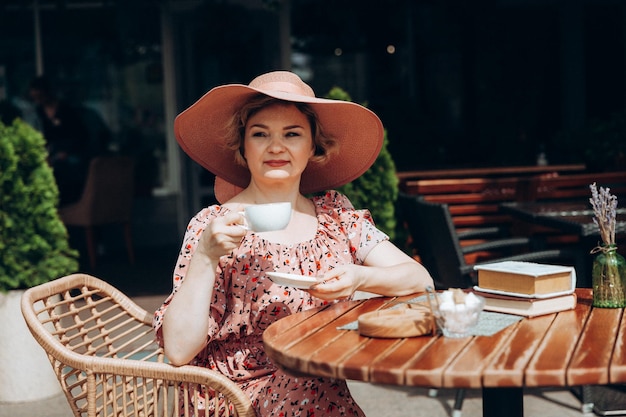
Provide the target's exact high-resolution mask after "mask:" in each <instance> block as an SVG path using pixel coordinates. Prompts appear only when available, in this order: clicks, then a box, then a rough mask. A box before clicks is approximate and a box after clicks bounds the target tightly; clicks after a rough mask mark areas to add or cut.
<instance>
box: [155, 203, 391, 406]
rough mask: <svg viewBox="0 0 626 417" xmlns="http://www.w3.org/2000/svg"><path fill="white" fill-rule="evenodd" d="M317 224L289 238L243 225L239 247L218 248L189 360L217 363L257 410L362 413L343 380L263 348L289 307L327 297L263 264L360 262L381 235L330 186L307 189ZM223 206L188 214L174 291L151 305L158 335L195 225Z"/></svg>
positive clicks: (317, 271)
mask: <svg viewBox="0 0 626 417" xmlns="http://www.w3.org/2000/svg"><path fill="white" fill-rule="evenodd" d="M312 201H313V203H314V205H315V209H316V215H317V221H318V226H317V231H316V233H315V236H314V237H313V238H312V239H310V240H307V241H304V242H301V243H296V244H281V243H275V242H270V241H268V240H265V239H263V238H261V237H260V236H259V235H258V234H255V233H253V232H248V233H247V234H246V236H245V237H244V238H243V240H242V242H241V244H240V246H239V248H237V249H235V250H234V251H233V252H232V253H231V254H230V255H228V256H223V257H222V258H221V259H220V264H219V266H218V268H217V271H216V272H217V273H216V281H215V285H214V289H213V295H212V299H211V300H207V302H210V303H211V314H210V325H209V330H208V334H207V345H206V346H205V348H204V349H203V350H202V351H201V352H199V353H198V355H196V357H195V358H194V360H193V361H192V362H191V364H193V365H197V366H204V367H207V368H211V369H214V370H217V371H219V372H221V373H223V374H224V375H226V376H228V377H229V378H231V379H232V380H234V381H235V382H237V383H238V384H239V386H240V387H241V388H242V389H243V390H244V391H246V392H247V393H248V394H249V396H250V398H251V399H252V402H253V404H254V406H255V408H256V410H257V414H258V415H259V416H284V417H287V416H315V415H318V416H321V415H325V416H328V415H330V416H362V415H363V412H362V411H361V409H360V408H359V406H358V405H357V404H356V403H355V402H354V400H353V399H352V397H351V395H350V393H349V391H348V388H347V385H346V383H345V381H342V380H335V379H331V378H316V377H294V376H292V375H289V374H286V373H284V372H283V371H282V370H280V369H279V368H277V367H276V366H275V365H274V364H272V362H271V360H270V359H269V357H268V356H267V355H266V353H265V351H264V349H263V331H264V330H265V329H266V328H267V327H268V326H269V325H270V324H272V323H273V322H275V321H276V320H278V319H280V318H282V317H285V316H287V315H289V314H293V313H296V312H300V311H303V310H306V309H309V308H314V307H319V306H322V305H324V304H327V303H328V301H325V300H321V299H318V298H315V297H313V296H311V295H310V294H309V293H308V292H306V291H304V290H301V289H297V288H293V287H288V286H282V285H277V284H274V283H273V282H272V281H271V279H270V278H269V277H267V276H266V275H265V273H266V272H270V271H276V272H287V273H296V274H301V275H308V276H316V275H322V274H324V273H325V272H327V271H329V270H332V269H333V268H335V267H336V266H338V265H342V264H348V263H354V264H362V263H363V261H364V259H365V258H366V257H367V255H368V253H369V251H370V250H371V249H372V248H373V247H375V246H376V245H377V244H378V243H380V242H382V241H384V240H387V239H388V237H387V236H386V235H385V234H384V233H383V232H382V231H380V230H378V229H376V227H375V226H374V223H373V220H372V217H371V215H370V213H369V211H368V210H355V209H354V208H353V206H352V204H351V203H350V201H349V200H348V199H347V197H345V196H344V195H342V194H340V193H338V192H336V191H329V192H327V193H325V194H324V195H322V196H318V197H313V198H312ZM228 212H229V210H228V209H227V208H225V207H222V206H220V205H213V206H210V207H207V208H205V209H203V210H201V211H200V212H199V213H198V214H197V215H196V216H195V217H194V218H193V219H192V220H191V221H190V222H189V225H188V227H187V230H186V233H185V237H184V239H183V244H182V248H181V251H180V254H179V257H178V262H177V263H176V267H175V270H174V279H173V291H172V294H170V295H169V296H168V297H167V299H166V300H165V302H164V303H163V305H162V306H161V307H160V308H159V309H158V310H157V311H156V312H155V314H154V320H153V325H154V328H155V331H156V335H157V340H158V341H159V342H160V343H162V338H161V325H162V322H163V316H164V315H165V314H166V312H167V307H168V305H169V303H170V301H171V300H172V298H173V297H174V296H175V294H176V292H177V290H178V289H179V288H180V286H181V285H182V284H183V282H184V277H185V274H186V272H187V267H188V265H189V260H190V259H191V256H192V255H193V253H194V251H195V249H196V247H197V245H198V241H199V239H200V236H201V234H202V232H203V231H204V230H205V229H206V227H207V225H208V224H209V223H210V222H211V221H212V220H213V219H215V218H217V217H220V216H223V215H224V214H225V213H228Z"/></svg>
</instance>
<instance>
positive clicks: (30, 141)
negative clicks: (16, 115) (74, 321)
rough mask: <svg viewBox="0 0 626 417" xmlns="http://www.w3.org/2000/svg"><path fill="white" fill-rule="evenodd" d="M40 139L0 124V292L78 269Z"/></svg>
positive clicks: (23, 127)
mask: <svg viewBox="0 0 626 417" xmlns="http://www.w3.org/2000/svg"><path fill="white" fill-rule="evenodd" d="M46 158H47V152H46V147H45V140H44V138H43V136H42V135H41V133H39V132H38V131H36V130H35V129H33V128H32V127H31V126H29V125H28V124H26V123H25V122H23V121H22V120H21V119H15V121H14V122H13V123H12V124H11V125H6V124H4V123H2V122H0V291H3V292H6V291H8V290H11V289H24V288H28V287H32V286H35V285H39V284H41V283H44V282H47V281H50V280H52V279H56V278H58V277H61V276H63V275H67V274H68V273H71V272H75V271H76V270H77V269H78V252H77V251H75V250H73V249H71V248H70V246H69V241H68V234H67V229H66V228H65V225H64V224H63V223H62V222H61V219H60V218H59V215H58V211H57V206H58V200H59V191H58V188H57V185H56V182H55V179H54V176H53V173H52V169H51V168H50V166H49V165H48V163H47V161H46Z"/></svg>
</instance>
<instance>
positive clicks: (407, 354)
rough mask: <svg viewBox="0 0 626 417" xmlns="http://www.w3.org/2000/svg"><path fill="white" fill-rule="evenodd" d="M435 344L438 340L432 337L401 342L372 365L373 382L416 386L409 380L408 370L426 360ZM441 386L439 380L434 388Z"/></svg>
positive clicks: (421, 337)
mask: <svg viewBox="0 0 626 417" xmlns="http://www.w3.org/2000/svg"><path fill="white" fill-rule="evenodd" d="M433 343H437V338H436V337H432V336H430V335H428V336H419V337H413V338H408V339H402V340H400V341H399V343H397V344H395V345H393V346H392V347H391V348H390V349H388V350H387V351H386V352H385V353H384V355H381V356H380V357H379V358H378V359H377V360H376V361H374V362H372V363H371V364H370V376H371V380H372V381H374V382H377V383H380V384H402V385H414V384H413V383H411V382H410V381H409V380H408V376H407V369H408V368H409V367H410V366H411V364H413V363H416V362H421V361H422V360H425V359H424V358H426V357H427V356H428V352H430V351H431V350H432V349H433V346H432V345H433ZM440 384H441V382H440V379H439V381H438V382H437V384H436V385H435V384H434V385H432V386H440ZM426 385H427V386H429V384H428V383H426Z"/></svg>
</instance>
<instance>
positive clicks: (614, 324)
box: [566, 300, 622, 386]
mask: <svg viewBox="0 0 626 417" xmlns="http://www.w3.org/2000/svg"><path fill="white" fill-rule="evenodd" d="M585 301H587V302H591V300H585ZM621 316H622V309H617V308H594V309H592V310H591V313H590V314H589V319H588V320H587V322H586V324H585V327H584V329H583V331H582V333H581V335H580V338H579V340H578V344H577V345H576V350H575V351H574V354H573V357H572V361H571V363H570V365H569V367H568V369H567V374H566V375H567V385H570V386H572V385H589V384H599V385H603V384H607V383H608V382H609V366H607V364H609V363H610V358H611V354H612V353H613V347H614V342H615V338H616V336H617V330H618V327H619V323H620V320H621ZM598 341H602V343H598Z"/></svg>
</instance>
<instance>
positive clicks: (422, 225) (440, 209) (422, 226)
mask: <svg viewBox="0 0 626 417" xmlns="http://www.w3.org/2000/svg"><path fill="white" fill-rule="evenodd" d="M398 203H399V211H400V216H401V218H402V219H403V220H404V222H405V223H406V226H407V228H408V230H409V234H410V236H411V242H412V245H413V246H414V247H415V249H416V251H417V254H418V255H419V257H420V260H421V261H422V264H423V265H424V266H425V267H426V269H428V271H429V272H430V273H431V275H432V276H433V279H434V280H435V287H436V288H437V289H447V288H471V287H472V286H474V285H475V284H476V274H475V271H474V265H475V264H470V263H468V262H467V261H466V258H465V255H467V254H469V253H474V252H478V251H491V250H496V251H498V252H499V253H501V254H502V253H508V255H507V256H500V257H497V258H494V259H489V260H488V261H486V262H480V263H487V262H500V261H527V262H537V261H558V262H563V261H565V260H567V261H570V262H569V263H570V264H573V265H575V266H577V267H580V260H579V256H577V252H576V251H574V250H571V249H546V250H533V249H532V240H531V239H530V238H528V237H513V236H512V237H504V238H502V237H497V238H494V239H488V240H486V241H485V242H484V243H478V244H474V245H467V246H461V243H460V236H459V234H458V233H457V232H456V230H455V227H454V223H453V221H452V216H451V215H450V212H449V210H448V206H447V204H443V203H431V202H427V201H425V200H424V199H422V198H421V197H419V196H414V195H407V194H403V193H401V194H400V195H399V196H398ZM470 234H471V231H470V232H467V233H466V235H465V236H463V237H469V235H470ZM479 236H483V237H484V236H485V234H484V230H480V235H479ZM480 263H479V264H480Z"/></svg>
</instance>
